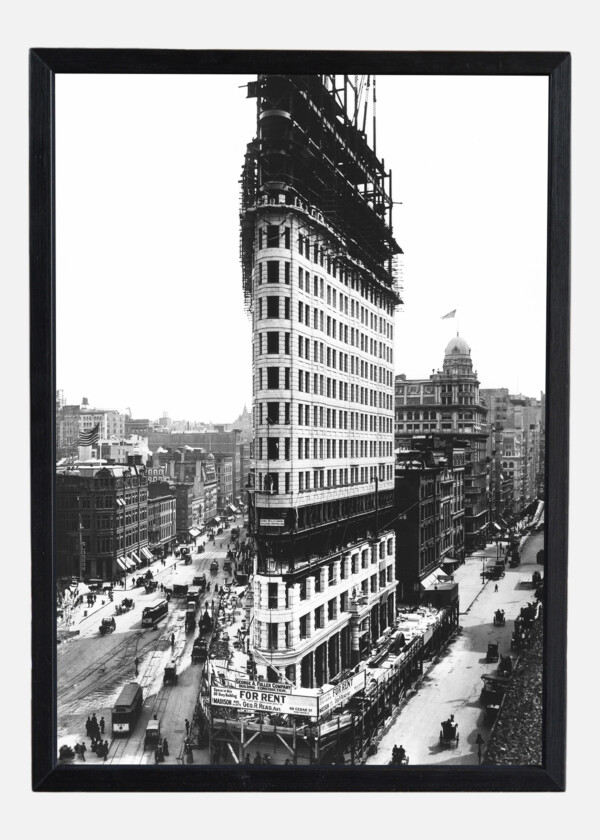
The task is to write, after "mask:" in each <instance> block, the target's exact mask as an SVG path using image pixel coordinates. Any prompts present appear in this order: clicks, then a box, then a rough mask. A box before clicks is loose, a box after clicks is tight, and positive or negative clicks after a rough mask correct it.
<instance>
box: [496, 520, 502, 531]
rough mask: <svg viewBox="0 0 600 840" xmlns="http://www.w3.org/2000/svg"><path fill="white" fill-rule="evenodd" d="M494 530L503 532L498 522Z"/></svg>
mask: <svg viewBox="0 0 600 840" xmlns="http://www.w3.org/2000/svg"><path fill="white" fill-rule="evenodd" d="M494 528H495V529H496V531H501V530H502V528H501V527H500V526H499V525H498V523H497V522H494Z"/></svg>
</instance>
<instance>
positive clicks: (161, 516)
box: [148, 482, 177, 557]
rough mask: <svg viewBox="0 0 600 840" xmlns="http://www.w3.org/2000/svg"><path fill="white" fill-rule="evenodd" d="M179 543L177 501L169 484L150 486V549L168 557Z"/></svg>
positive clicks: (158, 483) (151, 484) (157, 554)
mask: <svg viewBox="0 0 600 840" xmlns="http://www.w3.org/2000/svg"><path fill="white" fill-rule="evenodd" d="M176 543H177V499H176V496H175V491H174V490H173V488H172V485H170V484H167V482H152V483H149V484H148V547H149V548H150V551H152V552H153V554H155V555H156V556H158V557H166V556H167V555H168V554H169V553H170V552H171V551H173V549H174V548H175V545H176Z"/></svg>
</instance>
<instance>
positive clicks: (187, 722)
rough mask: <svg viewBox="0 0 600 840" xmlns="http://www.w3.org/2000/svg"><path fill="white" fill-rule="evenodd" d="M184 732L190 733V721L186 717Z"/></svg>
mask: <svg viewBox="0 0 600 840" xmlns="http://www.w3.org/2000/svg"><path fill="white" fill-rule="evenodd" d="M185 734H186V735H189V734H190V722H189V720H188V719H187V718H186V719H185Z"/></svg>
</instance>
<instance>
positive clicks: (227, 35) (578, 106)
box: [0, 0, 600, 838]
mask: <svg viewBox="0 0 600 840" xmlns="http://www.w3.org/2000/svg"><path fill="white" fill-rule="evenodd" d="M367 11H370V12H372V13H373V17H369V16H367ZM596 41H597V26H596V16H595V12H594V7H593V4H589V3H587V2H585V3H584V2H582V0H573V2H571V3H569V4H568V5H566V4H564V3H562V2H561V3H559V2H556V0H552V2H545V3H541V2H533V0H530V2H523V1H522V0H505V2H503V3H501V4H500V3H495V4H482V3H480V2H478V0H456V2H454V3H446V2H443V1H442V2H439V1H438V2H436V1H435V0H430V2H429V3H426V4H425V3H423V4H416V3H413V2H410V3H408V2H399V3H397V4H395V5H394V6H393V8H392V11H390V9H389V7H388V4H385V3H381V2H376V1H375V2H372V3H370V4H369V7H368V10H367V9H365V7H364V5H358V4H357V5H353V4H347V3H346V4H339V3H332V4H328V5H325V4H323V3H322V2H319V3H315V2H311V0H307V2H305V3H303V7H302V14H298V13H297V12H296V10H289V9H288V8H287V7H285V6H282V5H281V4H280V3H270V2H265V3H264V4H263V5H262V6H261V7H260V8H259V9H257V7H256V6H252V5H249V4H244V5H242V4H240V5H237V4H232V3H229V4H222V5H221V6H215V5H211V7H210V9H207V7H205V6H204V5H201V4H197V3H193V2H177V1H176V0H173V2H171V3H170V4H168V5H165V4H164V3H158V2H156V0H145V1H144V2H140V0H131V2H128V3H124V2H122V0H119V2H117V0H105V2H104V3H103V4H102V5H101V6H96V5H83V4H82V3H81V2H77V0H54V2H53V3H51V4H50V3H47V2H35V1H34V0H23V2H21V3H19V4H13V5H11V6H9V7H6V8H5V9H4V15H3V28H2V50H1V51H0V61H1V62H2V73H1V74H0V78H1V80H2V82H1V84H2V102H3V131H2V134H1V138H2V140H1V142H2V155H1V156H0V183H2V185H3V188H2V202H1V207H2V210H1V212H2V229H3V232H4V234H5V236H4V241H3V247H2V249H0V269H1V276H2V281H3V290H4V297H3V303H4V306H3V307H2V316H3V317H2V329H1V330H0V341H1V342H2V348H1V349H2V359H3V361H4V365H3V373H4V377H5V391H4V396H5V400H6V401H10V402H9V404H10V407H11V410H10V411H9V412H7V411H6V410H5V411H4V412H3V415H2V417H3V421H4V422H3V426H2V428H3V431H4V437H3V439H4V440H7V439H10V440H11V443H12V445H11V446H10V447H8V464H7V468H6V476H7V478H8V479H9V480H6V481H5V482H4V484H3V493H4V494H5V495H6V496H7V497H8V503H9V504H10V505H11V511H10V514H9V516H7V517H6V518H5V519H4V520H3V524H4V527H5V528H6V527H7V526H6V522H10V523H11V524H12V523H14V526H13V528H11V529H10V531H7V538H6V539H5V540H4V546H5V552H4V553H5V559H6V560H7V562H8V563H9V564H10V569H11V571H13V569H16V570H17V572H18V574H19V579H20V580H21V585H20V587H19V588H18V591H16V592H14V591H13V594H12V595H11V596H10V597H8V598H7V599H6V600H7V602H8V606H9V612H8V616H7V617H5V621H4V631H5V638H6V651H7V657H6V658H7V663H5V666H4V667H5V669H6V670H5V674H7V675H9V676H10V687H11V689H12V690H11V691H5V692H4V694H3V699H2V712H1V719H2V720H3V721H4V729H3V759H4V761H3V777H4V780H5V783H4V787H3V793H4V794H5V800H6V805H5V811H4V824H5V826H6V827H7V830H8V831H9V832H10V833H11V834H12V833H15V831H18V832H19V833H20V834H23V835H26V836H29V835H30V834H31V832H32V831H35V832H36V833H37V835H38V836H50V837H54V836H58V835H63V834H64V833H65V832H83V833H84V834H85V835H86V836H87V837H106V835H107V832H111V833H115V834H125V833H126V832H127V833H129V832H132V831H136V832H139V830H140V829H141V828H142V827H145V828H147V827H149V826H152V830H153V833H156V834H158V833H160V831H173V830H175V829H174V828H173V823H172V814H173V809H174V808H175V809H177V808H179V807H181V805H182V804H183V803H182V801H181V800H179V799H178V800H176V799H175V794H164V795H162V796H160V797H156V796H154V797H150V796H148V795H144V794H136V795H123V794H122V795H121V796H114V795H113V796H108V795H104V794H96V795H94V796H90V795H84V794H55V795H52V796H50V795H41V794H37V795H35V796H33V795H32V794H31V793H30V791H29V789H30V764H29V748H28V708H27V703H25V704H24V706H23V707H22V708H21V709H20V711H19V714H18V715H17V716H15V708H14V704H13V703H12V699H13V698H14V690H15V689H19V690H21V689H22V690H23V691H24V693H25V695H26V694H27V690H28V687H29V685H30V682H29V681H30V671H29V660H30V656H29V651H30V638H29V615H28V610H29V599H28V597H27V591H28V588H27V587H28V580H27V578H28V574H29V552H28V529H29V515H28V513H29V512H28V505H27V499H28V475H29V439H28V431H29V430H28V426H27V412H28V407H29V394H28V363H29V360H28V350H27V346H28V345H27V340H28V335H27V318H28V313H27V300H28V256H27V255H28V238H27V226H28V217H27V201H28V198H27V195H28V193H27V172H28V161H27V143H28V141H27V112H28V105H27V72H28V71H27V50H28V49H29V48H30V47H35V46H46V47H51V46H54V47H59V46H60V47H66V46H71V47H107V46H109V47H147V48H149V47H162V48H186V47H187V48H215V47H222V48H226V47H229V48H239V49H242V48H246V49H248V48H271V49H273V48H295V49H302V48H306V47H307V46H309V47H311V48H314V49H327V48H329V49H331V48H337V49H398V50H403V49H410V50H542V51H545V50H557V51H558V50H561V51H562V50H570V51H571V52H572V53H573V75H574V92H573V104H574V110H573V169H572V172H573V188H574V189H573V199H574V203H573V225H572V227H573V261H572V267H573V287H572V304H573V317H572V346H571V349H572V375H571V376H572V378H571V389H572V393H571V411H572V433H571V505H570V517H571V519H570V583H571V585H570V588H569V706H568V736H569V746H568V786H569V787H568V792H567V793H566V794H562V795H549V794H546V795H537V796H532V795H529V796H527V795H524V796H523V795H521V796H519V795H511V794H504V795H503V796H502V797H501V798H500V797H498V796H494V795H493V794H480V795H477V796H475V795H471V796H469V797H467V798H465V797H464V796H461V795H459V794H457V795H442V794H440V795H427V794H424V795H405V796H403V797H402V799H401V800H399V799H398V797H395V796H394V797H392V796H390V795H387V796H376V795H370V796H366V795H363V796H360V797H357V796H356V795H352V794H347V795H343V796H336V797H334V796H333V795H332V794H330V795H329V796H327V798H325V797H318V796H314V795H313V796H310V803H306V804H305V802H304V798H303V800H302V802H300V801H299V799H298V797H297V796H296V797H293V796H292V795H291V794H290V795H287V796H284V795H281V796H278V797H274V796H265V795H257V794H255V795H253V796H252V798H250V799H249V798H248V797H247V796H245V797H243V796H234V795H232V794H218V795H214V796H211V797H203V798H202V799H200V798H199V797H198V796H195V797H194V798H191V797H186V799H185V800H184V802H185V807H186V808H189V809H191V811H193V810H194V809H198V811H200V812H201V814H202V816H201V819H200V823H201V826H200V827H199V829H198V830H199V831H210V832H211V834H212V833H213V832H215V831H218V830H222V833H223V834H225V835H226V836H230V835H232V834H233V833H234V831H235V833H236V834H237V833H239V830H238V828H239V825H238V824H237V823H235V822H234V820H236V815H238V817H237V818H239V820H240V821H241V822H243V832H244V834H245V835H246V834H250V835H256V836H258V832H259V831H261V829H262V834H264V826H265V824H266V823H267V822H270V821H271V820H274V821H276V823H277V825H278V830H281V829H282V828H285V831H286V834H287V836H289V837H298V836H305V834H306V822H305V821H304V820H297V819H296V816H297V813H298V811H297V810H296V811H290V806H292V805H294V806H296V807H298V806H299V805H300V807H301V808H303V809H304V810H303V811H302V812H301V813H308V809H307V808H306V805H308V807H309V808H310V814H311V816H312V815H314V816H315V820H316V819H317V815H318V819H319V820H320V821H321V825H325V824H327V825H328V827H331V830H335V831H336V833H342V832H345V833H346V834H348V836H367V835H369V834H371V833H372V831H373V827H374V825H377V824H378V821H379V820H381V821H382V822H383V821H384V820H385V823H386V824H389V825H390V830H391V831H393V832H399V831H401V830H404V831H405V832H406V833H414V832H420V833H422V832H424V831H425V832H427V834H428V835H433V834H434V833H436V831H441V830H443V831H444V836H445V837H447V836H450V837H457V836H459V835H461V836H464V834H465V833H470V834H471V833H472V834H474V835H479V834H481V833H485V835H486V837H490V838H496V837H498V838H505V837H506V833H507V830H508V831H509V832H513V833H515V832H516V833H517V834H518V835H520V836H529V835H531V834H532V833H535V835H536V836H537V835H538V834H539V833H540V832H542V833H544V835H546V836H549V837H550V836H552V837H554V836H561V835H564V834H567V833H573V831H577V830H578V828H577V827H578V826H579V825H587V821H588V819H589V818H590V817H591V816H592V814H591V808H592V807H593V804H594V803H595V796H596V773H595V770H594V765H593V764H592V761H593V756H594V742H593V736H592V729H593V722H592V717H591V716H590V698H593V696H594V685H593V661H592V662H590V657H589V652H590V649H591V645H593V640H594V639H595V637H596V635H597V634H596V628H595V609H594V600H593V595H592V596H591V597H588V598H583V597H582V593H583V586H584V584H583V582H584V581H585V582H586V584H588V582H589V581H590V580H591V578H590V564H593V563H594V562H595V557H596V554H597V551H596V548H595V545H594V543H593V530H592V526H593V523H594V522H595V519H596V516H595V510H593V509H592V504H594V508H595V499H594V498H593V497H592V494H591V493H589V490H588V488H589V484H590V483H591V482H590V481H589V476H590V475H591V472H590V454H591V453H592V452H593V450H592V448H591V447H590V445H589V444H590V442H592V441H593V439H594V438H593V435H592V434H591V433H590V429H589V418H592V417H594V416H595V413H594V411H595V408H596V402H597V398H595V393H594V391H593V389H592V388H591V387H590V383H591V382H592V379H591V376H590V374H591V373H592V369H591V367H592V365H594V366H595V365H596V359H597V326H596V323H597V320H598V312H599V311H600V304H599V301H598V291H597V289H598V284H597V282H596V280H595V277H596V274H597V270H596V262H597V259H596V251H597V244H596V243H597V231H596V227H597V195H598V192H599V188H600V184H599V179H598V174H599V173H598V154H597V150H598V148H600V137H599V126H598V119H597V89H598V71H597V43H596ZM452 308H453V307H452ZM440 314H443V313H440ZM465 335H466V330H465ZM477 364H478V367H479V368H480V369H481V362H480V361H479V360H477ZM584 398H585V402H584ZM584 406H585V411H584ZM21 413H22V414H21ZM17 416H18V417H21V416H23V418H24V420H23V422H20V421H19V422H18V421H17V420H16V417H17ZM15 426H16V428H15ZM15 432H16V434H15ZM3 502H4V504H6V503H7V500H6V499H3ZM5 509H6V508H3V510H5ZM34 548H35V547H34ZM588 588H589V587H588ZM5 616H6V613H5ZM592 702H593V701H592ZM9 704H10V705H9ZM7 781H8V784H7ZM285 806H287V809H286V807H285ZM332 806H334V807H332ZM448 809H451V810H452V813H453V815H455V816H456V819H453V820H451V821H450V823H449V822H448V818H447V812H448ZM400 810H401V812H402V819H401V821H398V813H399V811H400ZM90 813H94V814H96V815H97V816H96V817H94V818H93V819H90ZM291 814H292V816H291ZM328 814H329V815H332V817H333V818H331V817H330V818H329V819H328V817H327V815H328ZM504 814H508V816H507V817H506V818H503V815H504ZM267 815H268V816H267ZM593 824H594V823H593V822H592V823H591V825H592V826H593ZM224 825H225V826H227V828H225V829H223V826H224ZM230 826H231V830H228V829H229V827H230ZM333 826H335V828H334V827H333ZM507 826H508V828H507Z"/></svg>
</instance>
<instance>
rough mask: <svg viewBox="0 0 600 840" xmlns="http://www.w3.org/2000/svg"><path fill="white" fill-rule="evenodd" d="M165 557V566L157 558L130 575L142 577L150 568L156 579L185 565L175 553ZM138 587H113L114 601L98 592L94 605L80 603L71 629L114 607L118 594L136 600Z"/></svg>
mask: <svg viewBox="0 0 600 840" xmlns="http://www.w3.org/2000/svg"><path fill="white" fill-rule="evenodd" d="M165 559H166V561H167V562H166V565H165V566H163V565H162V564H161V561H160V560H155V561H154V562H152V563H150V564H149V565H148V566H143V567H142V569H139V570H137V571H136V572H132V573H130V575H131V576H133V577H140V576H143V575H145V574H146V572H147V571H148V569H150V571H151V572H152V574H153V575H154V579H155V580H157V579H158V577H159V575H160V573H161V572H166V571H167V570H168V569H170V568H171V567H172V566H174V565H175V564H176V563H181V564H182V565H183V561H182V560H181V559H180V558H179V557H175V555H174V554H169V555H168V557H166V558H165ZM138 589H139V587H131V585H130V586H129V587H128V588H125V589H124V588H122V587H120V586H119V587H115V588H113V600H112V601H111V600H110V598H109V597H108V595H102V594H98V596H97V600H96V603H95V604H94V606H93V607H88V606H87V605H86V604H85V603H83V604H80V605H79V606H78V607H77V608H76V611H75V615H74V616H73V618H72V621H71V628H69V629H71V630H72V629H73V628H74V627H75V626H77V625H78V624H83V622H84V621H87V620H88V618H91V617H92V616H93V615H96V614H97V613H99V612H100V611H101V610H103V609H106V607H113V608H114V606H115V605H116V604H117V603H119V601H118V600H117V596H121V600H122V599H123V598H131V597H133V598H134V600H135V597H134V595H135V593H136V592H137V591H138ZM84 598H85V596H84ZM83 613H87V615H84V614H83ZM59 629H63V630H66V629H68V628H62V627H61V628H59Z"/></svg>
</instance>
